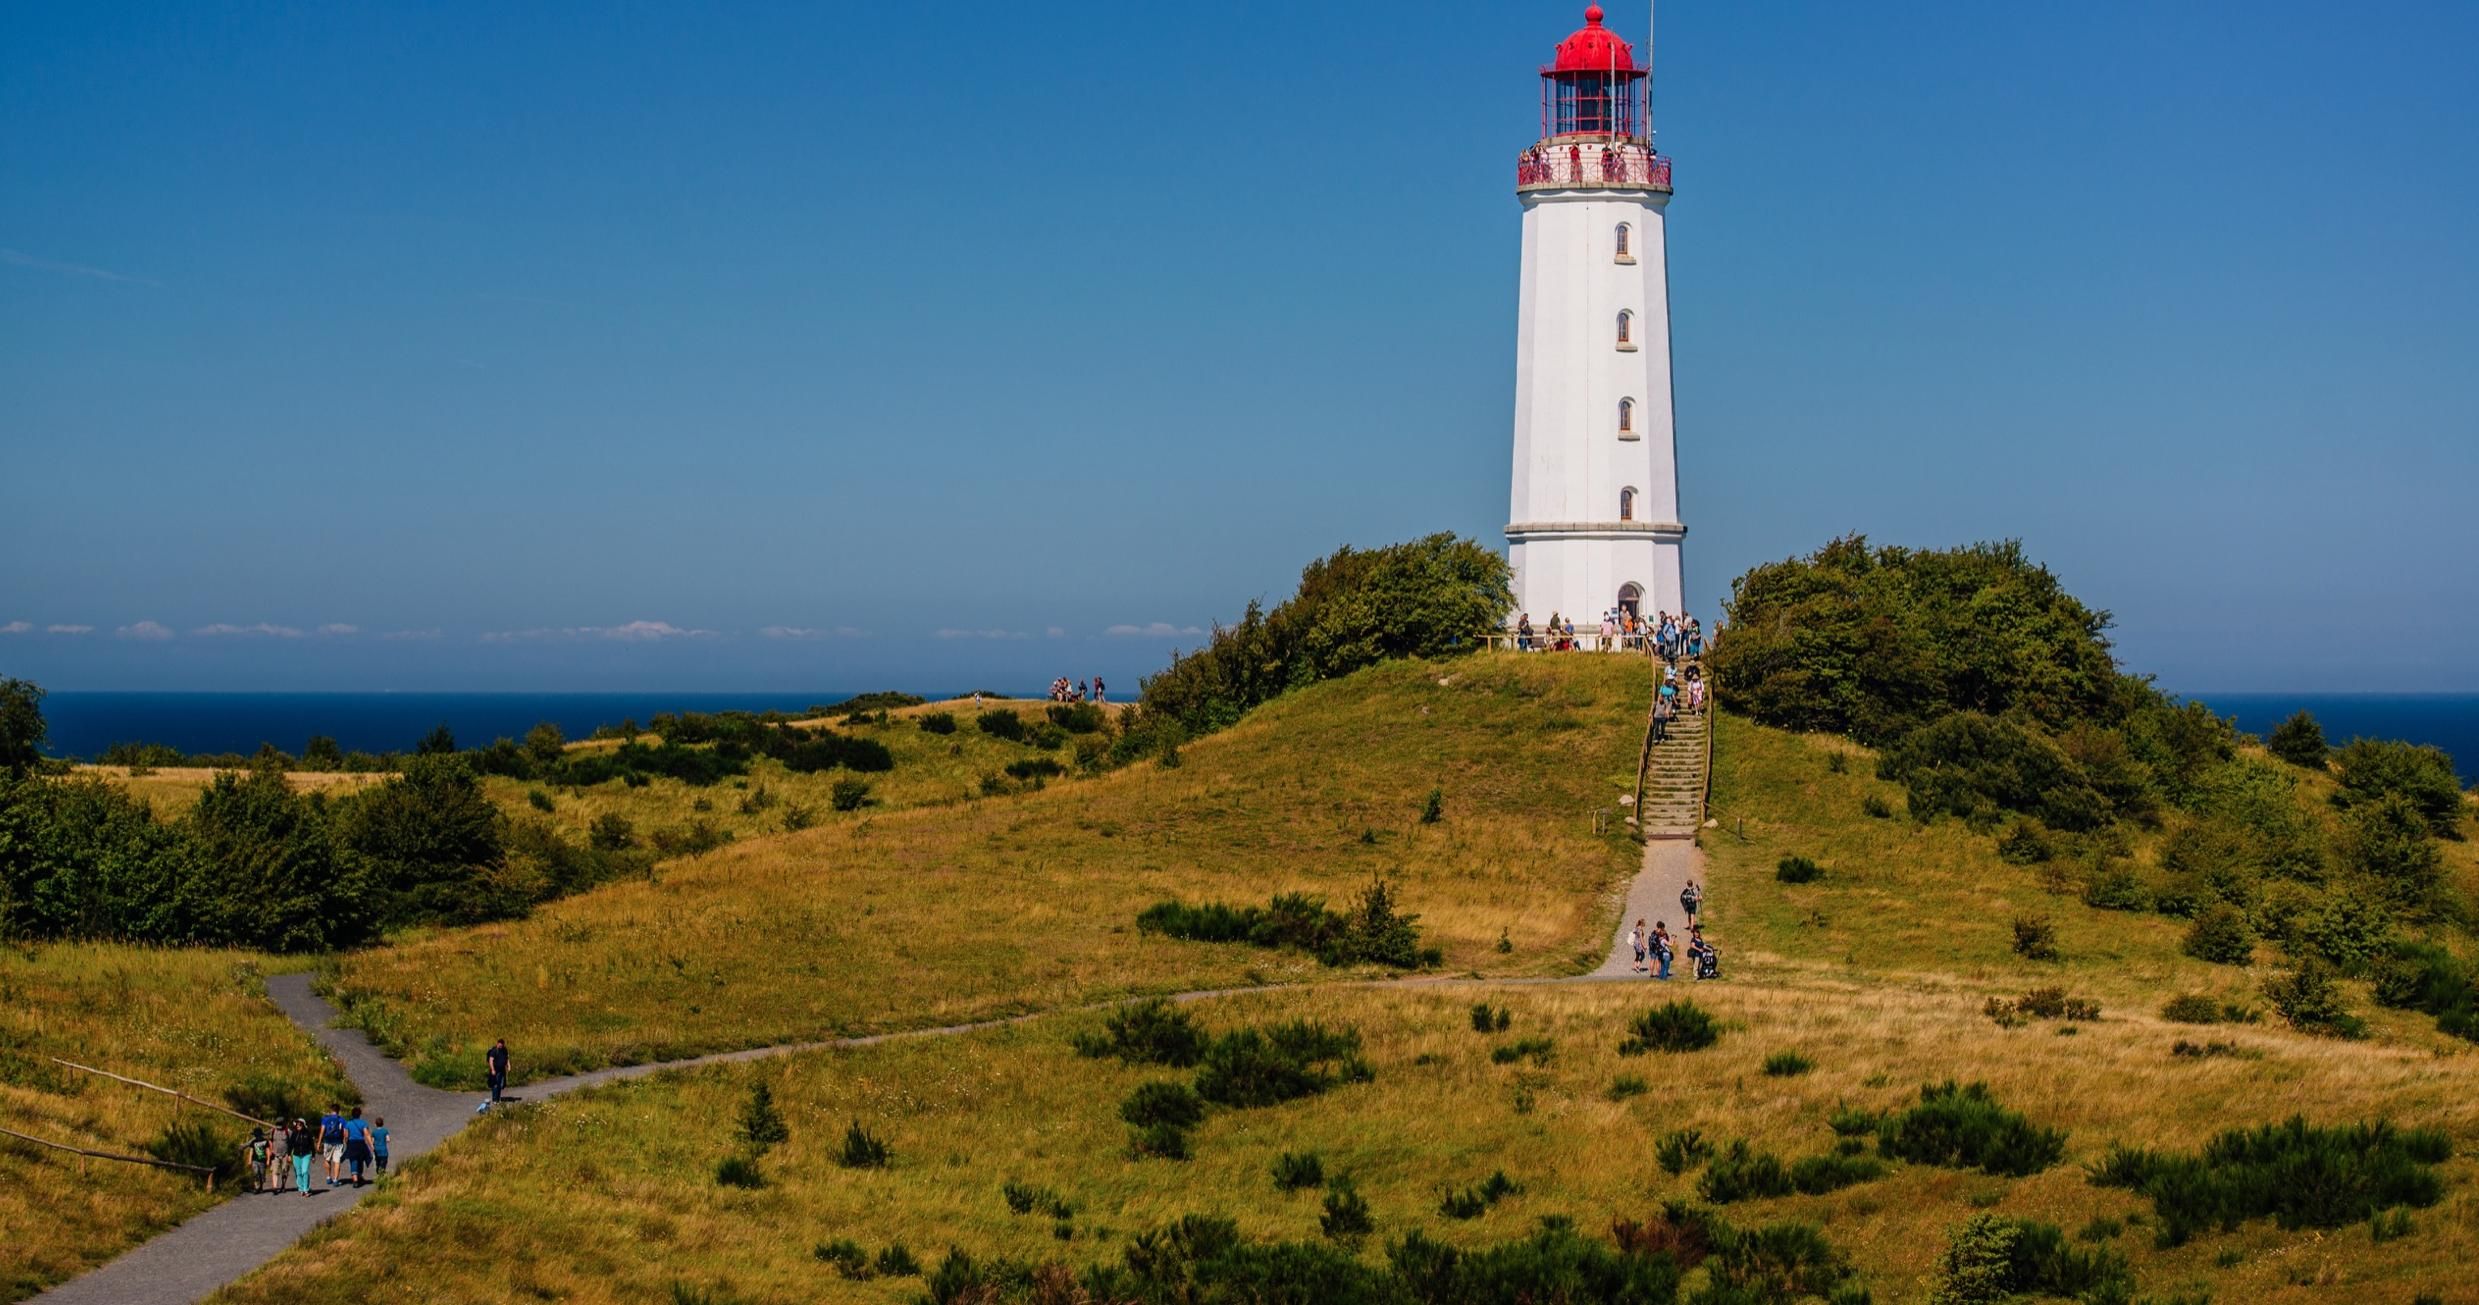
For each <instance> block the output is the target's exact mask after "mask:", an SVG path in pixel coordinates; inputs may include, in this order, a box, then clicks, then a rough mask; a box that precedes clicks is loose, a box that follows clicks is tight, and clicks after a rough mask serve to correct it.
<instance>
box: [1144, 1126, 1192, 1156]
mask: <svg viewBox="0 0 2479 1305" xmlns="http://www.w3.org/2000/svg"><path fill="white" fill-rule="evenodd" d="M1128 1150H1129V1151H1130V1152H1131V1153H1132V1154H1135V1155H1137V1156H1140V1157H1141V1156H1152V1157H1154V1158H1155V1159H1158V1160H1185V1159H1187V1158H1188V1157H1189V1156H1190V1155H1191V1154H1193V1152H1192V1151H1191V1149H1190V1147H1189V1145H1188V1130H1187V1129H1185V1128H1182V1127H1180V1126H1179V1125H1177V1124H1146V1125H1144V1126H1143V1127H1141V1128H1135V1129H1131V1130H1129V1133H1128Z"/></svg>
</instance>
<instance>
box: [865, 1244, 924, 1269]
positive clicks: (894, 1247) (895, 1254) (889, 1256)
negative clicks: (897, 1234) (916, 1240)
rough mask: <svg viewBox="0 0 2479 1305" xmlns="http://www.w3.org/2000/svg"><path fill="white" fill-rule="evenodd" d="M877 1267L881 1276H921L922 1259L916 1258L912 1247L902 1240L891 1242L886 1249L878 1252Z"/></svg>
mask: <svg viewBox="0 0 2479 1305" xmlns="http://www.w3.org/2000/svg"><path fill="white" fill-rule="evenodd" d="M876 1268H877V1270H878V1276H879V1277H881V1278H918V1277H920V1276H921V1261H919V1260H917V1259H914V1258H913V1254H912V1248H911V1247H908V1246H906V1245H904V1244H903V1243H902V1242H893V1243H890V1244H889V1245H888V1246H887V1247H886V1249H884V1250H882V1251H880V1252H878V1260H877V1264H876Z"/></svg>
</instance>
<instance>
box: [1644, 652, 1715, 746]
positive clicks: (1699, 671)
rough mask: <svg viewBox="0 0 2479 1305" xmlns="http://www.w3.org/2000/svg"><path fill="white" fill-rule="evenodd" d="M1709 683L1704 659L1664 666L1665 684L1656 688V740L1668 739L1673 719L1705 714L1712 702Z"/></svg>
mask: <svg viewBox="0 0 2479 1305" xmlns="http://www.w3.org/2000/svg"><path fill="white" fill-rule="evenodd" d="M1709 687H1710V686H1709V685H1707V684H1706V682H1705V678H1704V663H1702V662H1689V663H1687V665H1686V667H1685V668H1684V669H1682V668H1680V667H1677V666H1675V665H1673V666H1665V667H1663V668H1662V670H1661V687H1660V688H1658V689H1656V690H1654V691H1653V742H1655V743H1664V742H1668V741H1669V738H1670V722H1672V721H1674V720H1677V719H1678V718H1679V717H1680V716H1681V715H1696V716H1701V715H1703V714H1704V712H1705V709H1706V708H1707V707H1708V706H1710V705H1711V702H1712V697H1711V694H1710V693H1709V692H1708V690H1709Z"/></svg>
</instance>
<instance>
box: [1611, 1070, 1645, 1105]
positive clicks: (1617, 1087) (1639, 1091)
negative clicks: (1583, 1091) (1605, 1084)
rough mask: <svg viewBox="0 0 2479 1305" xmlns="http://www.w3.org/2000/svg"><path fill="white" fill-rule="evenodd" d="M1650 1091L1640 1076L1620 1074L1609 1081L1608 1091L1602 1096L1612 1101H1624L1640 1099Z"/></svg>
mask: <svg viewBox="0 0 2479 1305" xmlns="http://www.w3.org/2000/svg"><path fill="white" fill-rule="evenodd" d="M1650 1091H1652V1088H1651V1087H1650V1086H1649V1085H1648V1084H1646V1083H1645V1081H1644V1077H1643V1076H1642V1075H1640V1074H1621V1075H1619V1076H1618V1077H1616V1078H1614V1079H1611V1080H1610V1087H1609V1091H1607V1092H1605V1093H1603V1094H1602V1095H1604V1096H1606V1097H1608V1098H1609V1099H1610V1100H1612V1101H1625V1100H1627V1099H1628V1098H1629V1097H1640V1096H1643V1095H1644V1094H1645V1093H1647V1092H1650Z"/></svg>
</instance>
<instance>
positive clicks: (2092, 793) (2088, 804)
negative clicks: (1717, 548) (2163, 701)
mask: <svg viewBox="0 0 2479 1305" xmlns="http://www.w3.org/2000/svg"><path fill="white" fill-rule="evenodd" d="M1734 633H1735V631H1734ZM1877 774H1878V776H1879V777H1880V778H1883V779H1891V780H1899V781H1901V782H1902V785H1903V788H1904V789H1905V790H1906V791H1907V792H1908V793H1909V795H1910V802H1911V814H1912V815H1913V816H1914V817H1916V818H1918V819H1921V820H1928V819H1933V818H1934V817H1937V816H1941V815H1950V816H1957V817H1960V818H1961V819H1963V820H1964V821H1966V822H1968V823H1969V824H1970V825H1971V826H1972V827H1973V828H1990V827H1993V826H1994V825H1995V824H1996V823H1997V820H1998V818H1999V817H2000V816H2001V815H2003V814H2004V813H2006V812H2020V813H2022V814H2025V815H2032V816H2037V817H2039V818H2040V820H2041V821H2042V822H2043V823H2045V824H2047V825H2049V826H2050V827H2052V828H2056V829H2066V830H2090V829H2097V828H2099V827H2100V826H2102V825H2104V824H2107V823H2108V822H2109V820H2110V819H2111V811H2110V806H2109V802H2108V799H2107V798H2105V797H2103V796H2102V795H2101V793H2100V791H2099V790H2098V789H2097V788H2095V787H2093V785H2092V782H2091V779H2090V777H2088V776H2087V775H2085V774H2084V772H2083V769H2082V768H2081V767H2080V766H2078V765H2076V764H2075V762H2074V760H2073V759H2072V758H2070V757H2068V756H2067V755H2066V754H2065V752H2063V751H2062V750H2060V749H2059V748H2058V746H2057V745H2056V744H2055V743H2052V742H2050V741H2049V740H2048V739H2046V738H2043V737H2041V736H2040V735H2038V734H2036V733H2034V732H2033V731H2032V730H2030V729H2028V728H2026V727H2025V726H2023V725H2020V724H2017V723H2015V722H2014V721H2012V720H2004V719H1999V718H1997V717H1993V716H1985V715H1982V714H1980V713H1979V712H1975V711H1964V712H1956V713H1954V714H1952V715H1950V716H1946V717H1944V718H1942V719H1940V720H1938V721H1936V722H1935V723H1934V724H1930V725H1924V726H1922V727H1920V728H1919V729H1916V730H1913V731H1912V732H1911V733H1909V734H1906V735H1904V736H1903V737H1902V739H1901V741H1899V742H1897V743H1896V744H1895V745H1894V746H1893V747H1892V748H1891V749H1889V750H1887V751H1886V752H1885V753H1884V755H1883V756H1882V757H1880V758H1879V760H1878V763H1877Z"/></svg>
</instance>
